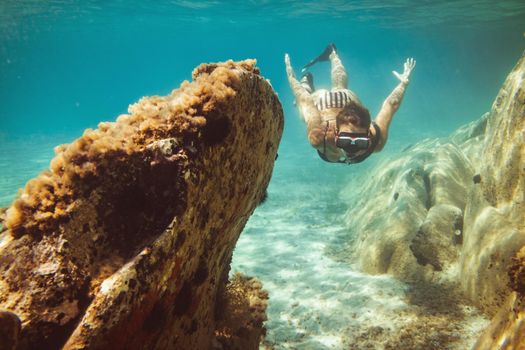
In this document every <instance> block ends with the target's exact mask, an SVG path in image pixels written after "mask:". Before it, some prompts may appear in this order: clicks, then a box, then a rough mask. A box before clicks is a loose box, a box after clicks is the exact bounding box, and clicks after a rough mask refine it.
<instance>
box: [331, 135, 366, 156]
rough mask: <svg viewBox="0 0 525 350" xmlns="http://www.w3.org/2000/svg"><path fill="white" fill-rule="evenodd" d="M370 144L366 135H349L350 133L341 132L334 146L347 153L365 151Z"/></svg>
mask: <svg viewBox="0 0 525 350" xmlns="http://www.w3.org/2000/svg"><path fill="white" fill-rule="evenodd" d="M369 143H370V139H369V138H368V135H367V134H365V135H363V134H360V135H351V134H350V133H344V132H341V133H340V134H339V135H338V137H337V141H336V143H335V145H336V146H337V147H339V148H342V149H344V150H345V151H347V152H351V153H353V152H356V151H358V150H363V149H367V148H368V145H369Z"/></svg>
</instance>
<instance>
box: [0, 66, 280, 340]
mask: <svg viewBox="0 0 525 350" xmlns="http://www.w3.org/2000/svg"><path fill="white" fill-rule="evenodd" d="M193 79H194V81H193V82H191V83H190V82H184V83H183V84H182V85H181V86H180V88H179V89H177V90H174V91H173V92H172V93H171V94H170V95H168V96H165V97H160V96H153V97H145V98H142V99H141V100H140V101H139V102H138V103H136V104H134V105H131V106H130V108H129V114H127V115H121V116H120V117H119V118H118V119H117V121H116V122H115V123H100V124H99V127H98V129H96V130H86V132H84V135H83V136H82V137H81V138H79V139H77V140H76V141H74V142H73V143H72V144H70V145H62V146H59V147H57V149H56V153H57V154H56V157H55V158H54V159H53V160H52V161H51V166H50V170H49V171H46V172H44V173H43V174H41V175H40V176H39V177H37V178H36V179H34V180H31V181H29V182H28V184H27V185H26V188H25V189H24V190H23V191H22V192H21V194H20V195H19V197H18V198H17V200H16V201H15V202H14V203H13V204H12V206H11V207H10V208H9V209H8V210H7V212H6V219H5V225H6V227H7V228H8V230H7V231H6V232H4V233H3V234H2V235H1V236H0V271H1V274H0V307H2V308H5V309H7V310H10V311H11V312H13V313H15V314H16V315H17V316H18V317H19V318H20V320H21V321H22V330H21V334H20V338H19V345H18V346H19V348H20V349H30V348H42V349H43V348H46V349H53V348H60V347H62V346H65V348H67V349H87V348H89V349H134V348H148V349H168V348H169V349H206V348H208V347H209V346H210V344H211V342H212V339H214V337H213V334H214V332H215V329H216V319H218V318H219V317H218V316H217V315H216V311H217V305H216V301H217V300H218V299H221V300H222V298H223V297H224V295H225V293H226V290H227V289H225V288H226V283H227V280H228V272H229V264H230V260H231V257H232V251H233V248H234V246H235V243H236V241H237V238H238V237H239V234H240V232H241V231H242V229H243V227H244V225H245V223H246V221H247V220H248V218H249V216H250V215H251V213H252V212H253V210H254V209H255V207H256V205H257V204H258V203H259V202H260V201H261V200H262V199H263V198H264V197H265V192H266V187H267V185H268V182H269V180H270V177H271V173H272V169H273V163H274V160H275V158H276V152H277V147H278V144H279V141H280V137H281V134H282V129H283V112H282V108H281V105H280V103H279V100H278V98H277V96H276V94H275V93H274V91H273V90H272V88H271V86H270V84H269V83H268V82H267V81H266V80H265V79H263V78H262V77H260V76H259V72H258V69H257V68H255V61H250V60H248V61H243V62H237V63H235V62H232V61H229V62H226V63H220V64H211V65H201V66H200V67H198V68H197V69H196V70H195V71H194V72H193ZM226 294H227V293H226Z"/></svg>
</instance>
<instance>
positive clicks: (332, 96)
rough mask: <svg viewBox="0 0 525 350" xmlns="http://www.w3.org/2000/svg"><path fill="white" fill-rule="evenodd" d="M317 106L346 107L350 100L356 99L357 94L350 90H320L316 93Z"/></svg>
mask: <svg viewBox="0 0 525 350" xmlns="http://www.w3.org/2000/svg"><path fill="white" fill-rule="evenodd" d="M316 95H317V96H316V97H317V98H316V100H315V106H316V107H317V109H318V110H320V111H322V110H323V109H329V108H344V107H345V106H346V105H347V104H348V103H350V101H354V102H358V101H355V95H353V94H352V93H351V92H350V91H348V90H339V91H328V90H324V91H318V92H317V94H316Z"/></svg>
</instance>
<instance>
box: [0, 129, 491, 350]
mask: <svg viewBox="0 0 525 350" xmlns="http://www.w3.org/2000/svg"><path fill="white" fill-rule="evenodd" d="M22 141H24V142H22ZM67 141H69V140H68V137H67V136H64V135H62V136H53V137H51V136H49V137H48V136H42V137H32V138H29V139H27V138H26V139H24V140H22V139H20V140H9V141H6V140H2V141H1V143H0V174H1V175H0V207H4V206H7V205H9V204H10V202H11V201H12V199H13V198H14V195H15V193H16V188H18V187H21V186H23V185H24V183H25V181H27V180H28V179H30V178H32V177H34V176H36V175H37V174H38V173H39V172H40V171H41V170H43V169H45V168H46V167H47V166H48V164H49V161H50V159H51V157H52V156H53V151H52V150H53V147H54V146H55V145H57V144H59V143H63V142H67ZM309 151H310V150H305V151H304V152H302V153H300V154H298V153H297V152H287V151H286V150H284V151H281V152H280V157H279V159H278V161H277V165H276V168H275V173H274V176H273V179H272V182H271V184H270V187H269V199H268V200H267V202H266V203H265V204H263V205H262V206H260V207H259V208H258V209H257V210H256V211H255V213H254V214H253V216H252V217H251V219H250V221H249V223H248V225H247V226H246V228H245V230H244V232H243V234H242V235H241V238H240V240H239V242H238V244H237V248H236V251H235V254H234V258H233V263H232V273H233V272H235V271H240V272H243V273H245V274H248V275H252V276H257V277H258V278H259V279H261V280H262V282H263V284H264V288H265V289H267V290H268V291H269V293H270V302H269V308H268V317H269V319H268V321H267V323H266V327H267V329H268V333H267V337H266V340H265V343H264V344H263V346H262V347H263V348H264V347H267V348H275V349H468V348H470V346H471V345H472V344H473V343H474V341H475V338H476V336H477V335H478V334H479V331H480V330H481V329H482V328H483V327H484V326H485V325H486V324H487V323H488V321H487V320H486V319H485V318H483V317H482V316H480V315H479V313H478V312H477V311H476V310H475V309H472V308H469V307H465V306H462V299H461V297H459V296H456V295H451V294H450V292H449V290H448V289H447V288H446V287H442V288H436V287H434V286H430V285H420V286H409V285H406V284H403V283H401V282H399V281H396V280H395V279H393V278H391V277H389V276H370V275H366V274H363V273H360V272H358V271H355V269H353V267H352V266H350V265H349V264H348V263H347V262H344V261H339V260H338V259H337V258H335V257H336V256H337V255H338V253H340V252H338V250H339V249H338V247H341V246H342V245H343V244H344V243H345V242H344V241H341V240H340V238H341V237H343V236H345V235H344V233H345V227H344V226H343V225H344V224H343V220H342V215H343V214H344V212H345V208H347V207H348V206H350V205H352V204H351V203H344V202H343V201H342V199H341V198H340V197H339V191H340V190H341V189H343V188H344V187H345V185H346V183H347V182H348V179H349V176H351V175H352V173H353V172H356V171H363V169H366V168H368V167H369V165H370V164H367V165H363V166H359V167H351V168H349V167H338V166H335V167H334V166H333V165H327V164H324V163H320V162H319V160H318V159H316V158H315V157H316V156H315V153H313V152H309ZM381 156H383V157H384V156H387V153H386V152H385V154H382V155H381ZM376 157H377V156H376ZM370 163H371V162H370Z"/></svg>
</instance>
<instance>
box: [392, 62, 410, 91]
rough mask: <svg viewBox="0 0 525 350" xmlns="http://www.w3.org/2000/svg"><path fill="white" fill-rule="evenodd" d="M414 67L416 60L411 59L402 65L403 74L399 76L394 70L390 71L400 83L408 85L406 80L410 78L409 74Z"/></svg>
mask: <svg viewBox="0 0 525 350" xmlns="http://www.w3.org/2000/svg"><path fill="white" fill-rule="evenodd" d="M415 66H416V60H415V59H413V58H407V60H406V62H405V65H404V68H405V70H404V71H403V74H399V73H398V72H396V71H395V70H394V71H392V73H393V74H394V75H395V76H396V78H397V79H399V81H400V82H401V83H403V84H405V85H408V83H409V82H410V80H409V79H408V78H410V73H412V70H413V69H414V67H415Z"/></svg>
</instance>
